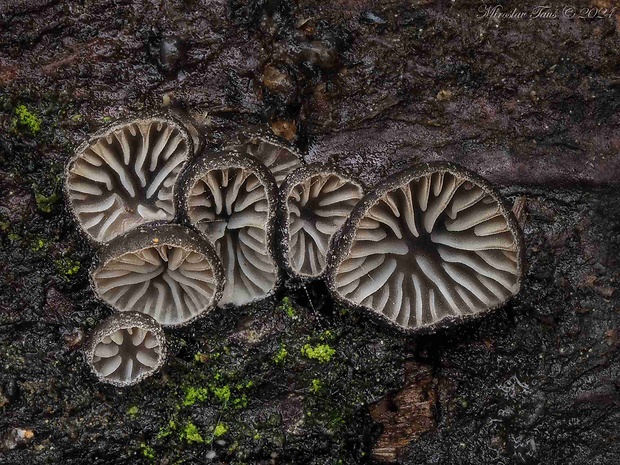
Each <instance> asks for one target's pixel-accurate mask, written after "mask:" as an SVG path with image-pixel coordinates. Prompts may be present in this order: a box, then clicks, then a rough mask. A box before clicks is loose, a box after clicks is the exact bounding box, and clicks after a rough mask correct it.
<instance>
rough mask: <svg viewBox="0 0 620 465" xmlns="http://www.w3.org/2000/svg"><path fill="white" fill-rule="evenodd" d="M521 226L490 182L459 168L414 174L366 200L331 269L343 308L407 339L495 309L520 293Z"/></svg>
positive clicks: (432, 167)
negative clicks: (395, 328) (381, 321)
mask: <svg viewBox="0 0 620 465" xmlns="http://www.w3.org/2000/svg"><path fill="white" fill-rule="evenodd" d="M522 253H523V244H522V236H521V232H520V230H519V227H518V225H517V222H516V220H515V218H514V216H513V214H512V212H510V210H508V209H507V208H506V206H505V205H504V203H503V201H502V200H501V198H500V197H499V195H498V194H497V193H496V192H495V191H494V189H493V188H492V187H491V185H489V184H488V183H487V182H486V181H484V180H483V179H481V178H480V177H478V176H476V175H473V174H472V173H469V172H468V171H466V170H464V169H462V168H459V167H456V166H454V165H450V164H441V163H439V164H423V165H418V166H414V167H413V168H410V169H408V170H405V171H404V172H401V173H398V174H396V175H395V176H393V177H391V178H390V179H388V180H387V181H386V182H384V183H382V184H381V185H380V186H379V187H377V188H376V189H375V190H374V191H373V192H371V193H369V194H367V195H366V196H365V197H364V198H363V199H362V200H361V201H360V203H359V204H358V205H357V207H356V208H355V209H354V211H353V212H352V214H351V216H350V218H349V220H347V222H346V223H345V225H344V226H343V228H342V235H341V237H340V239H339V243H338V246H337V247H334V248H333V250H332V254H331V255H330V257H329V258H328V261H329V268H330V270H329V277H328V279H329V286H330V288H331V289H332V290H333V292H334V293H335V295H336V297H337V298H340V299H342V300H343V301H344V302H346V303H349V304H356V305H361V306H364V307H367V308H370V309H372V310H374V311H375V312H377V313H379V314H380V315H382V316H384V317H385V318H387V319H388V320H389V321H391V322H393V323H395V324H397V325H399V326H401V327H403V328H406V329H415V328H426V327H430V326H435V325H437V323H439V322H441V321H442V320H450V319H455V318H460V317H464V316H467V315H475V314H479V313H482V312H485V311H487V310H490V309H493V308H496V307H498V306H500V305H501V304H503V303H504V302H505V301H506V300H507V299H508V298H510V297H511V296H513V295H514V294H516V293H517V292H518V291H519V287H520V283H521V275H522V269H523V257H522Z"/></svg>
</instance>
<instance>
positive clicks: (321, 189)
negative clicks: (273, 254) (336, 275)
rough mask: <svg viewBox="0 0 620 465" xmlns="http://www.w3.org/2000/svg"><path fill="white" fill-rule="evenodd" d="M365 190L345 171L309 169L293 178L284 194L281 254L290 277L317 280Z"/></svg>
mask: <svg viewBox="0 0 620 465" xmlns="http://www.w3.org/2000/svg"><path fill="white" fill-rule="evenodd" d="M362 195H363V190H362V187H361V186H360V184H359V183H358V182H357V181H354V180H353V179H352V178H350V177H349V176H348V175H347V174H346V173H344V172H343V171H341V170H339V169H337V168H335V167H331V166H328V165H307V166H303V167H301V168H299V169H297V170H295V171H293V172H292V173H291V174H289V175H288V176H287V178H286V180H285V182H284V184H283V185H282V188H281V191H280V204H281V208H280V211H281V214H282V215H283V218H282V225H283V232H282V247H280V248H279V251H280V253H281V255H282V262H283V263H284V266H285V267H286V268H287V270H288V271H289V273H291V274H298V275H301V276H304V277H317V276H319V275H321V274H322V273H323V271H324V269H325V258H326V256H327V251H328V249H329V246H330V244H331V241H332V236H333V235H334V233H336V232H337V231H338V230H339V229H340V227H341V226H342V224H343V223H344V221H345V220H346V219H347V217H348V216H349V214H350V213H351V210H353V207H355V205H356V204H357V202H358V201H359V199H360V198H361V197H362Z"/></svg>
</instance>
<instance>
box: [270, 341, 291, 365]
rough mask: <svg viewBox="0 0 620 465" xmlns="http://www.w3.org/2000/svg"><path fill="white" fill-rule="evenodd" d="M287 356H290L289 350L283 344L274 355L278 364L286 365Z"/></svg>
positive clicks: (274, 361)
mask: <svg viewBox="0 0 620 465" xmlns="http://www.w3.org/2000/svg"><path fill="white" fill-rule="evenodd" d="M286 357H288V350H286V346H284V345H281V346H280V349H279V350H278V351H277V352H276V354H275V355H274V356H273V363H275V364H276V365H284V362H286Z"/></svg>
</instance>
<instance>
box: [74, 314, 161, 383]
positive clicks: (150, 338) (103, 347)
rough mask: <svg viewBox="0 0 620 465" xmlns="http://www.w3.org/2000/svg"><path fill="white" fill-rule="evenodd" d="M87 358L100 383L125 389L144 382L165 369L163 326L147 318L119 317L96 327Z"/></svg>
mask: <svg viewBox="0 0 620 465" xmlns="http://www.w3.org/2000/svg"><path fill="white" fill-rule="evenodd" d="M85 355H86V359H87V362H88V364H89V366H90V367H91V369H92V370H93V372H94V373H95V375H96V376H97V378H99V380H100V381H103V382H106V383H110V384H114V385H116V386H121V387H124V386H129V385H132V384H136V383H138V382H140V381H142V380H143V379H144V378H146V377H148V376H151V375H153V374H154V373H155V372H156V371H157V370H159V369H160V368H161V367H162V366H163V364H164V362H165V359H166V339H165V336H164V332H163V331H162V329H161V326H160V325H159V324H158V323H157V322H156V321H155V320H154V319H153V318H151V317H149V316H148V315H145V314H143V313H138V312H126V313H116V314H114V315H112V316H110V317H109V318H107V319H106V320H104V321H103V322H102V323H101V324H100V325H99V326H98V327H97V329H96V330H95V332H94V333H93V335H92V336H91V338H90V340H89V342H88V344H87V346H86V350H85Z"/></svg>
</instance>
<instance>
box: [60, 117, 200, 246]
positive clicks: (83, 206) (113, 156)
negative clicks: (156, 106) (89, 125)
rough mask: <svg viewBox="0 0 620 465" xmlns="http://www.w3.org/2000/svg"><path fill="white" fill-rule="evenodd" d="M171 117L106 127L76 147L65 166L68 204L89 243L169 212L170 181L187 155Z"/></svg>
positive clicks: (186, 141)
mask: <svg viewBox="0 0 620 465" xmlns="http://www.w3.org/2000/svg"><path fill="white" fill-rule="evenodd" d="M192 146H193V144H192V138H191V137H190V135H189V134H188V132H187V130H186V129H185V128H184V127H183V126H181V125H180V124H178V123H177V122H176V121H175V120H172V119H169V118H165V117H154V118H144V119H137V120H134V121H130V122H128V123H121V124H116V125H114V126H112V127H111V128H109V129H106V130H104V131H102V132H100V133H98V134H95V135H94V136H93V137H92V138H91V139H90V140H89V141H87V142H85V143H84V144H83V145H81V146H80V147H79V148H78V150H77V152H76V154H75V156H74V157H73V158H72V159H71V160H69V163H68V164H67V167H66V176H65V190H66V194H67V201H68V204H69V208H70V209H71V211H72V212H73V213H74V214H75V217H76V218H77V220H78V223H79V225H80V227H81V228H82V229H83V230H84V231H85V232H86V234H87V236H88V237H89V238H90V239H91V240H93V241H95V242H107V241H109V240H110V239H113V238H114V237H116V236H119V235H121V234H123V233H124V232H126V231H128V230H130V229H132V228H135V227H137V226H140V225H142V224H145V223H149V222H152V221H170V220H172V219H173V218H174V215H175V202H174V193H175V188H176V187H175V182H176V179H177V176H178V175H179V173H180V172H181V169H182V168H183V166H184V165H185V163H186V162H187V160H188V159H189V157H190V155H191V153H192Z"/></svg>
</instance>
